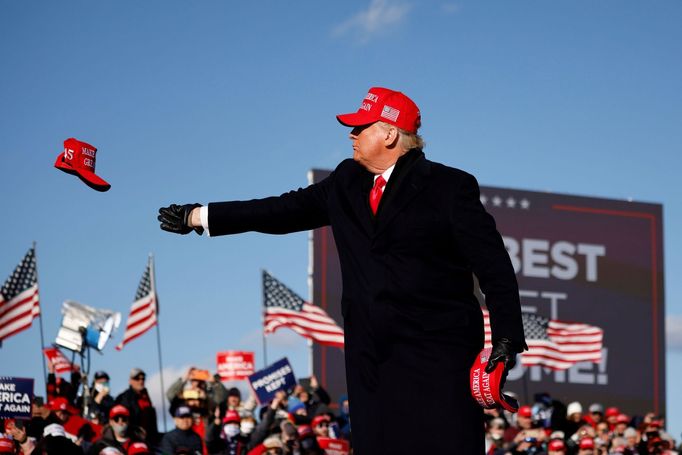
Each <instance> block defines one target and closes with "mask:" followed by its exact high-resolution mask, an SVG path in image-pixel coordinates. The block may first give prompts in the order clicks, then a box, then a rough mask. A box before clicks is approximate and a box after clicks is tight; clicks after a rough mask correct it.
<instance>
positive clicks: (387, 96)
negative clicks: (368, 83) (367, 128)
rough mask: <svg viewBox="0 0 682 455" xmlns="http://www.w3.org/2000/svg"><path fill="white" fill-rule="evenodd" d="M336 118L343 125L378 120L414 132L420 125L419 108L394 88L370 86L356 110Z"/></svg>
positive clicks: (365, 123) (369, 122)
mask: <svg viewBox="0 0 682 455" xmlns="http://www.w3.org/2000/svg"><path fill="white" fill-rule="evenodd" d="M336 119H337V120H338V121H339V123H341V124H342V125H345V126H363V125H369V124H371V123H375V122H378V121H382V122H386V123H388V124H390V125H394V126H397V127H398V128H400V129H402V130H405V131H408V132H410V133H416V132H417V130H418V129H419V127H420V126H421V114H420V112H419V108H418V107H417V105H416V104H415V103H414V101H412V100H411V99H410V98H408V97H407V96H405V95H404V94H403V93H401V92H396V91H395V90H391V89H387V88H383V87H372V88H370V89H369V92H368V93H367V95H366V96H365V99H363V100H362V103H361V104H360V108H359V109H358V111H357V112H353V113H350V114H339V115H337V116H336Z"/></svg>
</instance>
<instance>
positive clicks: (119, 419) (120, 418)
mask: <svg viewBox="0 0 682 455" xmlns="http://www.w3.org/2000/svg"><path fill="white" fill-rule="evenodd" d="M111 420H113V421H114V422H127V421H128V417H126V416H114V417H112V418H111Z"/></svg>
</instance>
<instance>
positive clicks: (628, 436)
mask: <svg viewBox="0 0 682 455" xmlns="http://www.w3.org/2000/svg"><path fill="white" fill-rule="evenodd" d="M623 438H624V439H625V448H626V449H628V450H630V451H632V453H636V452H637V446H638V445H639V440H640V437H639V432H638V431H637V430H635V429H634V428H626V429H625V432H624V433H623Z"/></svg>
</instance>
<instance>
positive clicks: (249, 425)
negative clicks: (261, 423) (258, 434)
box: [239, 413, 256, 439]
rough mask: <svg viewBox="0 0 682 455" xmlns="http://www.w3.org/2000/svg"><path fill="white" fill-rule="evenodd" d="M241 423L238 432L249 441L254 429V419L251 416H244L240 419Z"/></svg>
mask: <svg viewBox="0 0 682 455" xmlns="http://www.w3.org/2000/svg"><path fill="white" fill-rule="evenodd" d="M241 419H242V420H241V422H240V424H239V432H240V433H241V434H242V435H244V436H245V437H247V438H249V439H251V435H252V434H253V430H255V428H256V419H254V418H253V415H252V414H250V413H249V414H246V415H244V416H242V417H241Z"/></svg>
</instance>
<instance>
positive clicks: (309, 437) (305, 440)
mask: <svg viewBox="0 0 682 455" xmlns="http://www.w3.org/2000/svg"><path fill="white" fill-rule="evenodd" d="M297 431H298V440H299V441H300V445H301V455H324V450H322V449H321V448H320V445H319V444H318V443H317V438H316V437H315V432H314V431H313V429H312V428H311V427H310V425H299V427H298V428H297Z"/></svg>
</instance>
